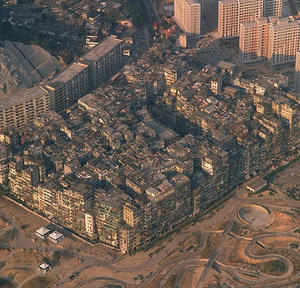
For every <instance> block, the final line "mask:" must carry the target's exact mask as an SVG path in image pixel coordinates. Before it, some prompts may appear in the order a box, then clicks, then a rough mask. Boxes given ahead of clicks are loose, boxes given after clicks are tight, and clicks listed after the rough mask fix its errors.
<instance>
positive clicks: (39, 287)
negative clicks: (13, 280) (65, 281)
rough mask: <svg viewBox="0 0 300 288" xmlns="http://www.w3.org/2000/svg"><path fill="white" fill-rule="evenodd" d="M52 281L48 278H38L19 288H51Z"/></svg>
mask: <svg viewBox="0 0 300 288" xmlns="http://www.w3.org/2000/svg"><path fill="white" fill-rule="evenodd" d="M52 284H53V281H52V280H51V279H49V278H48V277H43V276H39V277H36V278H33V279H31V280H29V281H28V282H26V283H25V284H24V285H23V286H21V288H51V287H53V286H52Z"/></svg>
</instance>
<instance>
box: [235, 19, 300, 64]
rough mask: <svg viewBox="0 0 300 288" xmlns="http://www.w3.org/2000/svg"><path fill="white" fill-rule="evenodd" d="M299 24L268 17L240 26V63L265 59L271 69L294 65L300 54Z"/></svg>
mask: <svg viewBox="0 0 300 288" xmlns="http://www.w3.org/2000/svg"><path fill="white" fill-rule="evenodd" d="M299 39H300V21H299V20H295V19H293V18H292V17H289V18H281V17H268V18H260V19H256V20H255V21H252V22H248V23H243V24H241V28H240V40H239V41H240V42H239V46H240V55H239V57H240V61H241V62H242V63H250V62H255V61H259V60H261V59H263V58H267V59H268V60H269V61H270V62H271V63H272V64H273V65H277V64H284V63H289V62H293V61H295V58H296V52H297V51H298V50H299Z"/></svg>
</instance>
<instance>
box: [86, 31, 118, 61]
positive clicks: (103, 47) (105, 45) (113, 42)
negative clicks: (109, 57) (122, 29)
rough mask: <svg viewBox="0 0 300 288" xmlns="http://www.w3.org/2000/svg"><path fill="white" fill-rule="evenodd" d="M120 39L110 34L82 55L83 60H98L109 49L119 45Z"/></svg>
mask: <svg viewBox="0 0 300 288" xmlns="http://www.w3.org/2000/svg"><path fill="white" fill-rule="evenodd" d="M121 42H122V40H120V39H117V38H115V37H113V36H110V37H108V38H106V39H105V40H103V41H102V42H101V43H99V44H98V45H97V46H95V47H94V48H93V49H92V50H91V51H90V52H88V53H87V54H85V55H83V56H82V59H85V60H98V59H99V58H101V57H102V56H104V55H105V54H107V53H108V52H109V51H110V50H112V49H113V48H115V47H116V46H117V45H119V44H120V43H121Z"/></svg>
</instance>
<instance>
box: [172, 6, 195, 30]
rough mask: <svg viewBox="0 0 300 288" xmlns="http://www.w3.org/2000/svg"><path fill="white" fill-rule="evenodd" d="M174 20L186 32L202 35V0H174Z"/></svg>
mask: <svg viewBox="0 0 300 288" xmlns="http://www.w3.org/2000/svg"><path fill="white" fill-rule="evenodd" d="M174 18H175V21H176V23H177V24H178V26H179V27H180V28H181V29H182V30H183V31H184V32H186V33H190V34H201V3H200V0H174Z"/></svg>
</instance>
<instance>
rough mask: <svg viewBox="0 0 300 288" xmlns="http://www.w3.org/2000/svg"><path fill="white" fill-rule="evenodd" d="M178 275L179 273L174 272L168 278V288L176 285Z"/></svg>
mask: <svg viewBox="0 0 300 288" xmlns="http://www.w3.org/2000/svg"><path fill="white" fill-rule="evenodd" d="M177 277H178V274H172V275H171V277H170V278H169V279H168V281H167V282H166V284H165V285H166V286H164V287H166V288H172V287H175V283H176V279H177Z"/></svg>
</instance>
